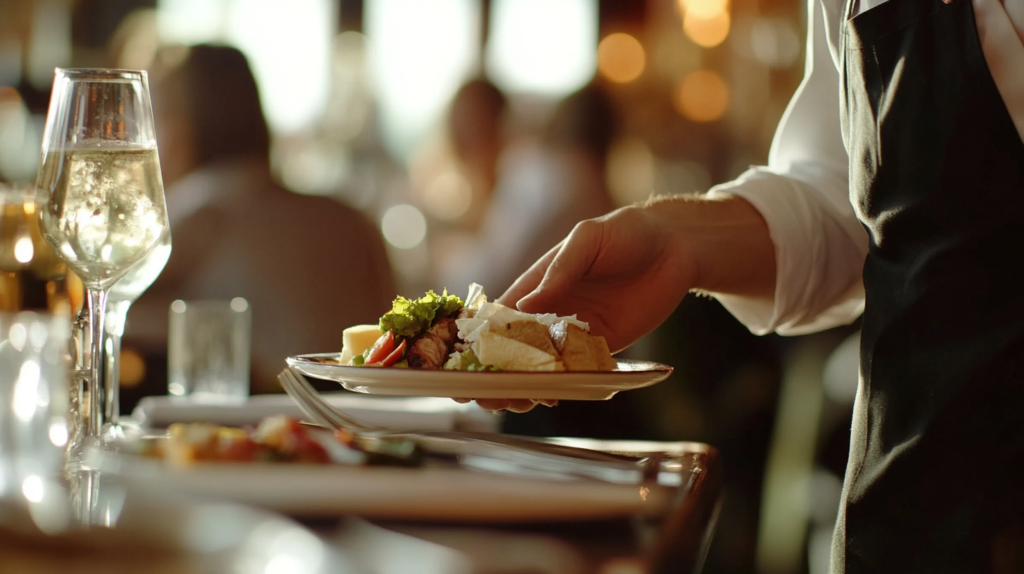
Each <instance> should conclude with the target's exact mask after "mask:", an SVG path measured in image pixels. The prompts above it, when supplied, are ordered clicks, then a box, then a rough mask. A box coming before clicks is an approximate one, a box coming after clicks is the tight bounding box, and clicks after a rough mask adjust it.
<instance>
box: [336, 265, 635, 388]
mask: <svg viewBox="0 0 1024 574" xmlns="http://www.w3.org/2000/svg"><path fill="white" fill-rule="evenodd" d="M342 338H343V347H342V353H341V358H340V360H341V362H342V363H343V364H347V365H352V366H364V367H394V368H409V369H422V370H442V369H444V370H456V371H516V372H533V371H547V372H559V371H612V370H614V369H615V368H616V366H617V363H616V361H615V359H613V358H612V356H611V352H610V351H609V349H608V343H607V342H606V341H605V340H604V337H601V336H595V335H592V334H591V333H590V326H589V325H588V324H587V323H586V322H583V321H580V320H579V319H577V318H576V316H575V315H572V316H569V317H559V316H556V315H553V314H529V313H522V312H520V311H517V310H515V309H510V308H508V307H505V306H504V305H501V304H498V303H492V302H488V301H487V296H486V295H484V292H483V288H482V287H480V286H479V285H477V284H475V283H474V284H473V285H471V286H470V290H469V295H468V296H467V297H466V300H465V301H463V300H462V299H459V298H458V297H457V296H454V295H449V294H448V292H447V291H444V292H443V293H442V294H441V295H438V294H436V293H434V292H433V291H428V292H427V293H426V295H424V296H423V297H421V298H419V299H406V298H405V297H401V296H399V297H398V298H396V299H395V301H394V303H393V304H392V309H391V310H390V311H388V312H387V313H385V314H384V315H383V316H382V317H381V318H380V321H379V322H378V324H377V325H357V326H354V327H350V328H348V329H345V331H344V333H343V337H342Z"/></svg>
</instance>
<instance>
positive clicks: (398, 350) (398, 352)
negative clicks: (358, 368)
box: [380, 339, 405, 367]
mask: <svg viewBox="0 0 1024 574" xmlns="http://www.w3.org/2000/svg"><path fill="white" fill-rule="evenodd" d="M404 352H405V339H402V342H401V343H399V344H398V346H397V347H395V350H394V351H391V354H390V355H388V356H387V357H384V360H383V361H381V362H380V366H382V367H390V366H391V365H394V364H395V363H397V362H398V361H401V360H402V354H403V353H404Z"/></svg>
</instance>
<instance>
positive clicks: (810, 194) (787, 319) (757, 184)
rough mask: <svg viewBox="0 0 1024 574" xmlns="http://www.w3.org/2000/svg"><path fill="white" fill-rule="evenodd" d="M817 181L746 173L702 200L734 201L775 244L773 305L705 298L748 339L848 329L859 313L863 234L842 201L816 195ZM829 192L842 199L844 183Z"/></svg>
mask: <svg viewBox="0 0 1024 574" xmlns="http://www.w3.org/2000/svg"><path fill="white" fill-rule="evenodd" d="M818 183H819V185H817V186H815V185H811V184H810V183H808V182H806V181H801V180H799V179H795V178H793V177H786V176H782V175H779V174H777V173H773V172H771V171H768V169H767V168H752V169H750V170H748V171H747V172H746V173H744V174H743V175H741V176H740V177H739V178H737V179H736V180H735V181H732V182H729V183H726V184H722V185H719V186H716V187H714V188H712V189H711V190H710V191H709V192H708V194H707V196H708V197H709V198H715V197H724V196H738V197H742V198H743V199H745V200H747V201H748V202H750V203H751V205H753V206H754V208H755V209H757V210H758V212H760V213H761V216H762V217H764V219H765V222H766V223H767V225H768V231H769V234H770V236H771V239H772V243H773V244H774V246H775V263H776V282H775V298H774V300H771V301H769V300H765V299H757V298H753V297H743V296H738V295H730V294H724V293H711V295H712V296H713V297H715V298H716V299H718V301H719V302H720V303H721V304H722V305H723V306H724V307H725V308H726V309H727V310H728V311H729V312H730V313H732V314H733V316H735V317H736V318H737V319H738V320H739V321H740V322H741V323H743V324H744V325H746V326H747V328H748V329H750V331H751V332H752V333H754V334H757V335H765V334H768V333H773V332H775V333H779V334H781V335H803V334H807V333H812V332H815V331H821V330H824V329H828V328H830V327H835V326H837V325H843V324H848V323H850V322H852V321H854V320H855V319H856V318H857V317H859V316H860V314H861V313H862V312H863V310H864V287H863V281H862V279H861V273H862V270H863V266H864V257H865V256H866V253H867V235H866V233H865V232H864V230H863V228H862V227H861V226H860V223H859V222H858V221H857V220H856V216H855V214H854V212H853V208H852V206H850V204H849V200H848V199H845V201H841V202H840V201H836V200H835V199H836V198H834V197H829V196H827V195H825V194H823V193H822V190H821V189H820V188H821V187H823V185H824V184H822V183H821V182H818ZM843 183H845V182H843ZM837 187H841V188H842V189H841V192H842V193H843V196H844V197H848V192H847V191H846V187H845V185H841V184H839V185H837ZM838 192H839V190H837V191H834V192H832V195H835V194H836V193H838ZM826 193H828V192H826Z"/></svg>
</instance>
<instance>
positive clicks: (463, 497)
mask: <svg viewBox="0 0 1024 574" xmlns="http://www.w3.org/2000/svg"><path fill="white" fill-rule="evenodd" d="M658 444H660V445H663V448H664V450H665V451H666V459H665V460H666V462H665V463H664V464H663V465H662V466H661V472H660V474H659V475H658V476H657V477H655V478H652V477H648V478H647V480H645V481H640V480H638V481H637V482H635V483H612V482H603V481H599V480H591V479H583V478H569V477H564V476H563V477H540V476H516V475H508V474H495V473H491V472H484V471H480V470H467V469H465V468H452V467H432V466H425V467H418V468H402V467H393V466H345V465H342V464H331V465H312V464H296V463H227V462H211V463H195V464H192V465H188V466H176V465H172V464H168V463H165V462H164V461H163V460H161V459H156V458H146V457H142V456H137V455H133V454H127V453H123V452H122V453H119V452H114V451H110V450H105V449H98V448H94V449H92V450H90V451H89V453H88V457H87V459H86V464H87V465H88V466H89V467H91V468H94V469H96V470H98V471H100V472H101V473H103V474H107V475H111V476H116V477H118V478H120V479H123V480H125V481H127V482H129V483H130V484H133V485H137V486H139V487H145V488H150V489H156V490H159V491H166V492H179V493H185V494H190V495H198V496H203V497H209V498H212V499H215V500H227V501H233V502H239V503H243V504H247V505H251V506H256V507H260V508H264V509H268V510H272V511H276V512H280V513H283V514H287V515H291V516H301V517H330V516H340V515H345V514H354V515H359V516H364V517H369V518H382V519H400V520H431V521H458V522H492V521H501V522H508V521H544V520H565V519H596V518H608V517H622V516H633V515H644V516H658V515H660V514H662V513H664V512H665V511H667V510H668V508H669V507H670V505H671V504H672V501H673V500H674V496H673V495H674V494H675V493H676V491H677V489H678V488H679V487H680V485H685V484H687V483H688V481H689V478H690V476H691V473H692V472H693V470H694V469H693V466H692V465H691V464H690V463H689V462H687V460H688V459H685V457H683V456H680V455H678V454H676V453H674V452H673V450H672V449H673V448H674V446H679V445H686V444H690V443H658ZM605 446H608V445H607V444H606V445H605ZM680 448H682V447H680Z"/></svg>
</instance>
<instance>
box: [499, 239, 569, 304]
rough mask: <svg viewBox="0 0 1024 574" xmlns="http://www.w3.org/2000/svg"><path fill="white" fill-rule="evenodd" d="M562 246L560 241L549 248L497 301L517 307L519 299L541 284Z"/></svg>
mask: <svg viewBox="0 0 1024 574" xmlns="http://www.w3.org/2000/svg"><path fill="white" fill-rule="evenodd" d="M561 246H562V244H561V243H559V244H558V245H556V246H554V247H552V248H551V249H549V250H548V252H547V253H545V254H544V256H543V257H541V258H540V259H538V260H537V261H536V262H535V263H534V264H533V265H531V266H530V268H529V269H527V270H526V272H525V273H523V274H522V275H520V276H519V278H518V279H516V281H515V283H513V284H512V286H511V287H509V288H508V290H507V291H505V293H504V294H502V296H501V297H498V298H497V299H496V300H495V302H496V303H501V304H502V305H504V306H506V307H512V308H513V309H514V308H516V305H517V304H518V303H519V300H520V299H522V298H523V297H525V296H526V295H528V294H530V293H531V292H532V291H533V290H534V289H536V288H537V285H539V284H540V282H541V279H543V278H544V274H545V273H546V272H547V270H548V267H549V266H550V265H551V261H552V260H554V258H555V255H557V254H558V250H559V248H561Z"/></svg>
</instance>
